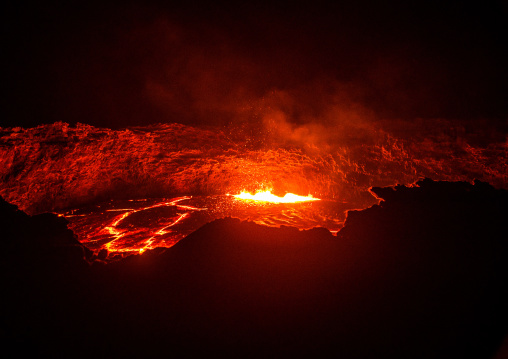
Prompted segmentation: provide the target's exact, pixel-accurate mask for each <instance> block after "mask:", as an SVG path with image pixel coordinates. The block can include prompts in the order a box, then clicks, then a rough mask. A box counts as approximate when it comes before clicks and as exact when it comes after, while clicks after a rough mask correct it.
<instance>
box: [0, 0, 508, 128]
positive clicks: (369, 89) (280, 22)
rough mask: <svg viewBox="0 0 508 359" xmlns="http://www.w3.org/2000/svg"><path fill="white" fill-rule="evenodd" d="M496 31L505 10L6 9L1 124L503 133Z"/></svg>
mask: <svg viewBox="0 0 508 359" xmlns="http://www.w3.org/2000/svg"><path fill="white" fill-rule="evenodd" d="M352 3H354V4H352ZM507 24H508V5H507V3H506V1H504V2H503V1H481V2H476V3H473V4H466V3H464V2H461V1H453V2H446V3H444V4H443V3H441V2H435V3H433V2H419V3H418V4H417V5H409V4H408V3H407V2H403V1H400V2H394V1H389V2H377V3H376V4H372V3H371V2H366V1H360V2H351V1H349V2H343V3H342V2H338V3H336V4H334V5H325V4H321V3H319V2H315V1H313V2H308V3H306V4H300V5H296V4H294V3H290V2H287V3H276V4H273V3H272V4H270V5H262V4H242V5H226V4H225V3H224V4H221V3H217V2H213V3H212V2H210V3H205V2H193V3H192V4H186V5H182V4H175V3H171V2H162V1H160V2H155V1H151V2H141V1H131V2H125V3H123V2H122V3H120V2H119V3H116V4H115V3H111V2H109V3H107V4H104V3H102V2H96V1H92V2H86V3H83V4H73V5H70V4H67V3H65V2H62V3H47V2H45V3H43V4H39V5H28V4H26V3H23V2H12V4H11V5H10V6H7V7H6V8H5V10H4V11H3V19H2V31H3V34H4V50H3V51H2V53H3V54H2V58H3V63H4V64H3V66H2V69H3V81H2V83H3V86H4V91H3V92H4V96H3V97H2V100H3V104H2V112H3V114H2V120H1V123H0V126H15V125H21V126H26V127H28V126H33V125H37V124H41V123H52V122H55V121H64V122H69V123H72V124H73V123H76V122H82V123H88V124H92V125H96V126H105V127H113V128H119V127H124V126H129V125H143V124H149V123H156V122H182V123H190V124H225V123H228V122H231V121H236V120H237V119H238V118H240V117H242V116H244V118H247V119H251V120H252V119H253V118H255V117H256V113H257V111H261V110H259V108H260V107H262V106H281V107H284V106H285V108H284V109H285V111H287V112H289V113H291V119H292V120H294V121H305V118H306V117H309V116H310V117H312V118H313V119H319V116H320V111H321V110H320V109H321V108H323V107H326V106H327V104H328V103H330V102H333V103H335V104H338V105H339V106H340V105H342V104H346V103H347V104H351V103H354V104H359V105H360V106H362V107H363V108H366V109H368V110H369V111H371V112H372V113H374V114H375V117H376V118H382V119H391V118H394V119H403V120H411V119H414V118H450V119H459V120H461V119H480V118H487V119H489V120H492V121H494V122H497V123H500V124H502V123H506V118H507V117H508V101H506V99H507V98H508V69H507V66H506V64H507V63H508V35H507V33H508V31H506V30H507V29H506V28H507ZM274 91H275V92H277V93H279V94H280V93H283V94H284V96H285V97H284V98H285V100H284V101H280V103H279V104H275V105H274V103H275V102H277V97H276V96H275V99H274V98H271V99H270V100H269V101H268V100H267V98H268V97H270V96H272V95H273V93H274ZM272 97H273V96H272ZM279 97H280V96H279ZM288 98H290V100H288ZM267 101H268V102H267ZM267 103H268V105H267ZM246 113H248V114H247V115H246Z"/></svg>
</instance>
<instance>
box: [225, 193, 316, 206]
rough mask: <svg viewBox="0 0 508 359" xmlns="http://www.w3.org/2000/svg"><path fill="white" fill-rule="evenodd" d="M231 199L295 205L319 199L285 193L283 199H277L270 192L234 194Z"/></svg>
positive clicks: (277, 197)
mask: <svg viewBox="0 0 508 359" xmlns="http://www.w3.org/2000/svg"><path fill="white" fill-rule="evenodd" d="M233 197H235V198H237V199H242V200H248V201H259V202H270V203H297V202H311V201H320V199H319V198H314V197H312V196H311V195H308V196H306V197H304V196H299V195H296V194H293V193H286V194H285V195H284V197H279V196H276V195H274V194H272V192H271V191H264V192H261V191H260V192H257V193H255V194H250V193H248V192H242V193H240V194H236V195H234V196H233Z"/></svg>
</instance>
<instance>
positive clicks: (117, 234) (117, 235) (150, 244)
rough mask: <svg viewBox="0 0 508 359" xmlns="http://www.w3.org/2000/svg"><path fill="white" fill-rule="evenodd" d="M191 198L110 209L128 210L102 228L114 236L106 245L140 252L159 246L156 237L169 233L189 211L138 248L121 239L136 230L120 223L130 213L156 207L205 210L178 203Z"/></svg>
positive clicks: (113, 250) (118, 250)
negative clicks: (121, 227)
mask: <svg viewBox="0 0 508 359" xmlns="http://www.w3.org/2000/svg"><path fill="white" fill-rule="evenodd" d="M190 198H191V197H188V196H185V197H179V198H176V199H174V200H172V201H170V202H162V203H158V204H155V205H153V206H149V207H144V208H140V209H129V208H127V209H120V210H118V209H116V210H109V211H126V212H125V213H122V214H121V215H119V216H116V217H115V218H114V220H113V221H112V222H111V224H109V225H108V226H106V227H104V228H103V229H102V232H103V233H106V234H108V235H110V236H112V237H113V240H111V241H110V242H108V243H106V245H105V246H104V247H105V248H106V249H107V250H108V252H138V253H140V254H141V253H143V252H144V251H145V250H147V249H153V248H155V247H157V245H154V241H155V239H156V238H157V237H159V236H162V235H164V234H167V233H168V228H170V227H172V226H174V225H175V224H177V223H178V222H180V221H181V220H183V219H184V218H186V217H187V216H188V215H189V213H187V212H186V213H182V214H180V215H179V217H178V218H177V219H176V220H173V221H170V222H167V223H166V224H165V225H164V226H163V227H162V228H159V229H158V230H156V231H154V232H153V234H152V236H151V237H149V238H147V239H146V240H145V241H143V242H142V243H140V245H139V246H138V247H137V248H131V247H127V248H125V247H124V244H123V243H121V241H119V240H121V239H122V238H123V237H124V236H126V235H132V234H135V231H134V232H133V231H129V230H125V229H119V228H118V225H119V224H120V223H121V222H122V221H124V220H125V219H126V218H127V217H129V216H130V215H132V214H134V213H136V212H141V211H145V210H148V209H152V208H156V207H162V206H177V207H178V208H182V209H186V210H193V211H200V210H203V208H196V207H192V206H184V205H179V204H178V202H181V201H183V200H186V199H190Z"/></svg>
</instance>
